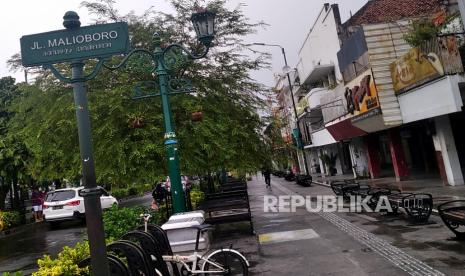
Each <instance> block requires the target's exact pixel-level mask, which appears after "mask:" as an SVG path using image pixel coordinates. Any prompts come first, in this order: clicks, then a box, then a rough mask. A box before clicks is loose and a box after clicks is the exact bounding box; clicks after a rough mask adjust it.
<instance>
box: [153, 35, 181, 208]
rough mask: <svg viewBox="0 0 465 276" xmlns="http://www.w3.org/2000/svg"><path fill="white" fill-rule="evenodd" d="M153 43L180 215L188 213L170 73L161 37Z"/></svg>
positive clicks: (174, 191) (166, 138)
mask: <svg viewBox="0 0 465 276" xmlns="http://www.w3.org/2000/svg"><path fill="white" fill-rule="evenodd" d="M153 43H154V46H155V51H154V53H153V57H154V60H155V62H156V64H157V68H156V69H155V73H156V75H157V77H158V81H159V86H160V97H161V106H162V109H163V120H164V123H165V146H166V152H167V156H168V171H169V176H170V183H171V187H170V189H171V197H172V199H173V201H172V202H173V212H174V213H180V212H185V211H186V203H185V198H184V190H183V187H182V181H181V172H180V171H179V157H178V153H177V151H178V149H177V144H178V141H177V140H176V133H175V132H174V126H173V122H172V116H171V106H170V101H169V98H168V97H169V91H168V72H167V69H166V67H165V63H164V60H163V50H162V49H161V41H160V37H159V36H154V38H153Z"/></svg>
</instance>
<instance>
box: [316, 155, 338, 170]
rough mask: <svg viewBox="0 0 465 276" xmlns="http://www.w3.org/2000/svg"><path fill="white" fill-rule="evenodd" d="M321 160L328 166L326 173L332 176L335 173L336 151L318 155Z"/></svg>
mask: <svg viewBox="0 0 465 276" xmlns="http://www.w3.org/2000/svg"><path fill="white" fill-rule="evenodd" d="M320 159H321V161H323V163H324V164H325V166H326V168H328V174H329V175H330V176H333V175H335V174H336V173H337V170H336V159H337V154H336V153H331V154H329V155H328V154H326V153H325V154H322V155H320Z"/></svg>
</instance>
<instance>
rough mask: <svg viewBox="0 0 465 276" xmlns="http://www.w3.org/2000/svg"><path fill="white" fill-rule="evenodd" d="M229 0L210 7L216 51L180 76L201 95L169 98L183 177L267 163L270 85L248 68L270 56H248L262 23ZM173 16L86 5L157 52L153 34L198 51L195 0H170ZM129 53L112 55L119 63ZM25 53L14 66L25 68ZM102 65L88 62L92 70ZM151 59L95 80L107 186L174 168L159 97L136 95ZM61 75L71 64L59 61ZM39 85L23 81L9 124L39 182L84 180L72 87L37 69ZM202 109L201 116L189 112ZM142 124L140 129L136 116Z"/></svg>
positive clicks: (99, 166)
mask: <svg viewBox="0 0 465 276" xmlns="http://www.w3.org/2000/svg"><path fill="white" fill-rule="evenodd" d="M225 3H226V1H224V0H212V1H209V2H208V4H207V5H208V8H209V9H212V10H214V11H215V12H216V13H217V19H216V36H215V40H214V42H213V43H214V47H213V48H212V49H211V50H210V52H209V54H208V55H207V58H206V59H202V60H200V61H195V62H192V61H190V62H187V63H185V64H184V66H183V67H182V68H181V67H179V68H175V69H174V70H172V71H171V72H170V73H171V74H172V75H182V76H184V77H187V78H189V79H191V80H192V83H193V86H194V88H195V90H196V93H195V94H191V95H179V96H171V97H170V101H171V107H172V113H173V120H174V124H175V129H176V133H177V136H178V138H179V141H180V146H179V154H180V163H181V168H182V172H183V173H184V174H203V173H208V172H214V171H217V170H220V169H222V168H226V169H229V170H237V171H239V172H247V171H254V170H256V169H257V168H259V167H261V164H262V163H263V161H264V159H265V154H266V153H265V150H264V144H263V140H262V139H261V134H260V130H261V128H262V127H263V126H262V124H261V122H260V118H259V116H258V115H257V113H256V110H257V108H258V107H260V106H261V105H262V101H261V99H260V97H259V94H260V93H261V92H262V91H264V90H265V89H263V87H262V85H261V84H259V83H257V82H256V81H254V80H253V79H251V78H250V77H249V71H250V70H259V69H261V68H263V67H266V66H268V63H267V58H268V56H267V55H266V54H261V55H258V56H256V57H253V58H251V57H248V56H246V55H244V54H243V53H242V50H243V47H244V46H243V39H244V37H245V36H247V35H248V34H251V33H253V32H255V31H257V29H258V28H260V26H261V25H262V23H250V22H249V21H248V19H247V18H246V17H245V16H244V14H243V12H242V11H241V6H238V7H236V8H233V9H228V8H226V5H225ZM171 4H172V5H173V7H174V9H175V11H176V12H175V14H166V13H161V12H156V11H154V10H153V9H149V10H147V11H146V12H145V13H144V14H142V15H136V14H134V13H129V14H127V15H120V14H119V12H118V11H117V10H116V9H115V7H114V1H112V0H102V1H97V2H87V1H85V2H82V5H83V6H84V7H86V8H87V9H88V10H89V13H91V14H92V15H94V16H95V21H96V23H104V22H114V21H126V22H128V24H129V28H130V38H131V46H132V48H146V49H150V50H153V45H152V43H151V42H152V35H153V33H155V32H157V33H159V34H160V35H161V37H162V40H163V42H164V43H173V42H178V43H182V44H183V45H185V46H186V47H187V48H189V49H190V50H192V51H194V52H199V51H202V47H203V46H201V44H199V42H198V41H197V40H196V38H195V33H194V31H193V28H192V26H191V23H190V15H191V11H192V10H193V9H194V8H195V7H196V5H197V4H196V1H188V0H172V1H171ZM121 59H122V57H114V58H112V59H111V60H110V61H109V63H112V64H116V63H118V62H119V61H120V60H121ZM17 62H18V56H14V57H13V58H12V59H11V62H10V65H11V66H12V67H13V68H14V67H15V66H17V65H18V63H17ZM93 64H95V61H89V62H88V63H87V64H86V70H90V68H91V66H92V65H93ZM151 67H152V64H151V61H150V59H149V58H148V57H147V56H143V55H138V56H134V58H133V59H131V60H130V61H129V62H128V64H127V66H126V67H124V68H123V69H121V70H117V71H109V70H105V69H104V70H102V71H101V72H100V73H99V75H98V76H97V77H96V78H95V79H94V80H92V81H89V82H88V83H87V88H88V97H89V108H90V114H91V124H92V132H93V149H94V158H95V164H96V175H97V180H98V182H100V183H112V184H121V183H134V182H143V181H147V182H151V181H154V180H156V179H158V178H161V177H164V176H165V175H166V174H167V168H166V160H165V158H166V157H165V148H164V145H163V134H164V125H163V118H162V112H161V103H160V99H159V98H152V99H146V100H143V101H142V100H140V101H134V100H132V99H131V98H132V96H133V90H134V86H135V85H136V84H137V83H139V82H141V81H149V80H153V76H152V72H151V71H150V69H151ZM59 69H60V70H62V72H63V73H69V66H67V65H59ZM34 72H35V74H36V80H35V83H34V84H32V85H27V84H21V85H19V87H18V88H17V90H18V94H19V95H20V96H19V97H17V98H16V99H14V100H13V104H12V105H11V106H10V108H9V111H10V112H13V113H14V114H15V115H14V116H13V118H11V120H10V123H9V127H10V128H11V130H12V131H14V132H15V133H16V135H17V136H18V137H19V138H20V139H21V142H22V143H24V145H25V146H26V147H27V150H28V151H29V152H30V154H31V155H32V157H33V158H31V161H30V162H28V163H27V171H28V173H29V174H31V175H33V176H34V178H35V179H56V178H67V179H77V178H79V177H80V171H81V164H80V159H79V147H78V137H77V126H76V119H75V107H74V103H73V94H72V88H71V87H70V86H68V85H66V84H63V83H60V82H59V81H58V80H56V79H55V78H54V77H53V76H52V75H51V74H50V72H48V71H44V70H42V69H40V68H36V70H34ZM197 111H201V112H202V113H203V115H204V116H203V120H202V121H201V122H193V121H191V113H192V112H197ZM136 120H137V121H138V122H142V123H143V125H144V127H143V128H135V127H134V122H135V121H136Z"/></svg>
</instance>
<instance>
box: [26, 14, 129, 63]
mask: <svg viewBox="0 0 465 276" xmlns="http://www.w3.org/2000/svg"><path fill="white" fill-rule="evenodd" d="M128 50H129V32H128V25H127V23H125V22H117V23H110V24H99V25H93V26H87V27H80V28H76V29H66V30H59V31H53V32H46V33H40V34H33V35H26V36H23V37H21V59H22V64H23V66H26V67H28V66H38V65H43V64H53V63H58V62H66V61H72V60H83V59H89V58H97V57H99V58H101V57H109V56H112V55H117V54H122V53H126V52H128Z"/></svg>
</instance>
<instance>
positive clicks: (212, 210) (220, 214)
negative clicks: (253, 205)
mask: <svg viewBox="0 0 465 276" xmlns="http://www.w3.org/2000/svg"><path fill="white" fill-rule="evenodd" d="M199 209H201V210H203V211H204V212H205V214H206V219H205V222H206V223H208V224H222V223H232V222H239V221H249V223H250V230H251V232H252V233H253V224H252V213H251V211H250V203H249V195H248V193H247V189H242V190H232V191H225V192H219V193H213V194H207V195H205V200H204V201H203V202H202V203H201V204H200V207H199Z"/></svg>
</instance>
